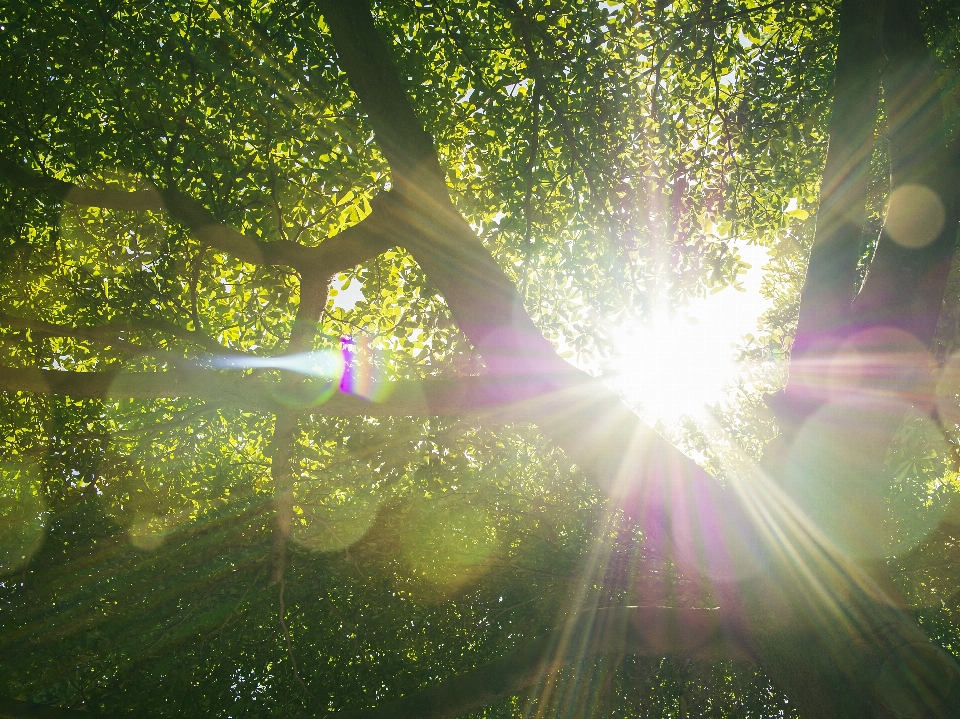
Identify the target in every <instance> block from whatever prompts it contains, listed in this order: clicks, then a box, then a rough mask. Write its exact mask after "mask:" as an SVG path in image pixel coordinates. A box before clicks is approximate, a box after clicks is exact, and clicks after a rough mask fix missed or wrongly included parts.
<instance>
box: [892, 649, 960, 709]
mask: <svg viewBox="0 0 960 719" xmlns="http://www.w3.org/2000/svg"><path fill="white" fill-rule="evenodd" d="M876 686H877V690H878V693H879V694H880V697H881V699H882V701H883V703H884V704H885V705H886V706H887V708H888V709H891V710H892V711H893V712H894V714H896V716H898V717H904V719H922V717H927V716H933V714H931V713H930V709H931V708H932V707H938V706H940V705H941V704H942V702H943V700H944V699H945V698H946V696H947V695H948V694H949V693H950V690H951V689H952V688H953V669H952V667H951V666H950V662H949V660H948V659H947V658H946V657H945V656H944V655H943V653H942V652H941V651H940V650H938V649H937V648H936V647H934V646H933V645H932V644H930V643H929V642H925V643H920V642H915V643H911V644H906V645H903V646H900V647H898V648H897V649H895V650H894V651H892V652H891V653H890V654H889V655H888V656H887V658H886V659H885V660H884V662H883V664H882V666H881V667H880V672H879V675H878V676H877V680H876ZM937 716H940V715H939V714H937Z"/></svg>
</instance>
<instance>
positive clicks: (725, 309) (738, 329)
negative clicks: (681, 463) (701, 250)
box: [615, 246, 769, 421]
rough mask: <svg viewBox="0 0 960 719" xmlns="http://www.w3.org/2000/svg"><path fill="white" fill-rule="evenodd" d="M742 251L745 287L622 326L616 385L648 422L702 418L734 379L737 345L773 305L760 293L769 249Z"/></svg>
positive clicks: (750, 248) (741, 249)
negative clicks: (705, 409)
mask: <svg viewBox="0 0 960 719" xmlns="http://www.w3.org/2000/svg"><path fill="white" fill-rule="evenodd" d="M739 250H740V254H741V256H742V257H743V258H744V260H746V262H747V263H749V264H750V265H751V268H750V269H749V270H748V271H747V273H746V275H745V276H744V278H743V285H744V287H745V288H746V291H744V292H741V291H738V290H736V289H734V288H732V287H728V288H726V289H724V290H722V291H720V292H718V293H717V294H715V295H709V296H707V297H705V298H699V299H696V300H694V301H692V302H691V303H690V305H689V306H688V307H686V308H681V309H680V310H678V311H676V312H674V313H673V314H670V313H669V312H667V311H666V310H664V311H661V312H657V313H655V314H654V316H653V317H652V318H651V319H650V320H649V321H648V322H645V323H643V324H639V325H630V326H624V327H622V328H621V329H620V332H619V334H618V337H617V349H618V354H619V356H618V359H617V366H616V374H617V376H616V379H615V383H616V385H617V387H618V388H619V389H620V390H622V391H623V392H624V394H625V395H626V396H627V398H628V399H630V400H631V401H633V402H635V403H637V404H639V405H640V406H641V410H642V413H643V414H644V415H645V417H646V418H647V419H654V418H659V419H663V420H666V421H671V420H676V419H678V418H679V417H680V416H681V415H696V414H698V413H699V412H700V411H701V410H702V408H703V407H704V406H705V405H708V404H711V403H713V402H716V401H717V400H718V399H720V397H721V395H722V394H723V390H724V388H725V387H726V386H728V385H729V384H731V383H732V382H733V381H734V380H735V379H736V374H737V367H736V364H735V362H734V360H733V345H735V344H737V343H738V342H740V340H741V338H742V337H743V336H744V335H745V334H748V333H751V332H755V331H756V325H757V319H758V318H759V317H760V315H762V314H763V313H764V312H765V311H766V310H767V308H768V307H769V301H768V300H767V299H766V298H764V297H763V296H762V295H761V294H760V282H761V280H762V278H763V266H764V264H765V263H766V260H767V251H766V249H765V248H762V247H756V246H745V247H740V248H739Z"/></svg>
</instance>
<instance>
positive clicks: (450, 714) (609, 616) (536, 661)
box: [301, 607, 752, 719]
mask: <svg viewBox="0 0 960 719" xmlns="http://www.w3.org/2000/svg"><path fill="white" fill-rule="evenodd" d="M621 653H626V654H636V655H640V656H647V657H664V656H672V655H677V656H682V657H684V658H694V659H708V660H714V659H735V660H740V661H752V658H751V656H750V653H749V650H748V649H747V648H746V647H745V646H744V645H743V644H742V643H741V642H740V641H739V640H738V639H737V638H736V636H735V635H734V634H732V633H730V632H729V631H727V629H726V628H725V627H724V626H723V624H722V622H721V620H720V616H719V612H718V611H717V610H715V609H672V608H666V607H615V608H609V609H600V610H597V611H596V612H595V613H589V614H585V615H581V616H578V617H576V618H574V619H573V620H571V621H570V622H569V623H568V624H567V625H566V626H563V627H560V628H558V629H554V630H551V631H550V632H547V633H546V634H544V635H543V636H541V637H539V638H537V639H535V640H533V641H532V642H530V643H528V644H526V645H524V646H522V647H520V648H518V649H515V650H513V651H512V652H510V653H508V654H505V655H504V656H502V657H500V658H499V659H495V660H494V661H492V662H489V663H488V664H484V665H481V666H479V667H477V668H476V669H473V670H470V671H467V672H464V673H462V674H457V675H454V676H452V677H449V678H448V679H445V680H443V681H441V682H439V683H437V684H434V685H432V686H430V687H429V688H427V689H424V690H422V691H419V692H416V693H415V694H410V695H407V696H405V697H403V698H402V699H398V700H396V701H393V702H389V703H387V704H383V705H380V706H377V707H373V708H371V709H361V710H354V711H341V712H336V713H335V714H327V715H319V716H329V717H334V716H335V717H337V718H338V719H341V718H342V719H379V718H380V717H383V718H384V719H386V718H387V717H389V718H390V719H407V718H409V719H414V718H416V719H455V718H456V717H459V716H463V715H464V714H466V713H468V712H470V711H474V710H476V709H480V708H482V707H485V706H488V705H489V704H491V703H493V702H495V701H498V700H501V699H506V698H507V697H510V696H513V695H515V694H518V693H520V692H521V691H523V690H524V689H528V688H529V687H532V686H533V685H535V684H536V683H538V682H539V681H541V680H543V679H544V678H546V677H547V676H548V675H549V674H551V673H553V672H555V671H557V670H558V669H561V668H563V667H564V666H565V665H567V664H570V663H571V662H576V661H580V660H583V659H589V658H591V657H594V656H597V655H600V654H621ZM301 719H305V718H301Z"/></svg>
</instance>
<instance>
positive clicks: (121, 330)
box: [0, 312, 231, 354]
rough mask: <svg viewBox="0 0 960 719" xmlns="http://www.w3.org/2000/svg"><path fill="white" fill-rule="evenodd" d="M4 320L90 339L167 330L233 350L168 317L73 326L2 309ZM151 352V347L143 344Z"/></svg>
mask: <svg viewBox="0 0 960 719" xmlns="http://www.w3.org/2000/svg"><path fill="white" fill-rule="evenodd" d="M0 323H2V324H6V325H10V326H11V327H19V328H22V329H27V330H31V331H33V332H38V333H40V334H44V335H49V336H51V337H75V338H76V339H81V340H88V341H90V342H97V343H101V344H103V343H108V342H114V341H119V342H126V341H127V340H126V339H125V338H124V337H123V335H124V334H126V333H129V332H150V331H156V332H164V333H166V334H170V335H173V336H174V337H178V338H180V339H182V340H186V341H187V342H190V343H191V344H195V345H199V346H200V347H203V348H204V349H205V350H207V351H208V352H210V353H212V354H224V353H231V350H230V349H229V348H227V347H224V346H223V345H221V344H220V343H219V342H217V341H216V340H215V339H213V338H212V337H210V336H208V335H206V334H204V333H203V332H197V331H194V330H188V329H186V328H184V327H180V326H179V325H177V324H175V323H173V322H169V321H167V320H137V321H133V322H111V323H110V324H106V325H100V326H97V327H69V326H66V325H58V324H52V323H50V322H44V321H42V320H31V319H27V318H26V317H15V316H14V315H10V314H7V313H5V312H0ZM140 349H143V350H144V351H147V352H149V351H150V348H147V347H143V348H140Z"/></svg>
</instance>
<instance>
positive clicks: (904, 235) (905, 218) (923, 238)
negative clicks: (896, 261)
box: [883, 185, 947, 249]
mask: <svg viewBox="0 0 960 719" xmlns="http://www.w3.org/2000/svg"><path fill="white" fill-rule="evenodd" d="M946 218H947V214H946V211H945V210H944V208H943V203H942V202H941V201H940V198H939V197H938V196H937V193H936V192H934V191H933V190H931V189H930V188H928V187H924V186H923V185H900V187H897V188H896V189H894V191H893V192H891V193H890V201H889V203H888V205H887V217H886V219H885V220H884V223H883V228H884V229H885V230H886V231H887V233H888V234H889V235H890V237H891V239H892V240H893V241H894V242H896V243H897V244H898V245H901V246H902V247H909V248H911V249H918V248H920V247H926V246H927V245H929V244H930V243H931V242H933V241H934V240H935V239H937V236H938V235H939V234H940V231H941V230H942V229H943V223H944V222H945V221H946Z"/></svg>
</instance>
